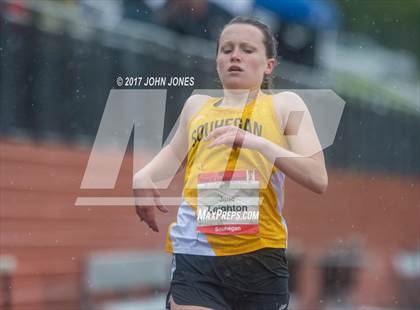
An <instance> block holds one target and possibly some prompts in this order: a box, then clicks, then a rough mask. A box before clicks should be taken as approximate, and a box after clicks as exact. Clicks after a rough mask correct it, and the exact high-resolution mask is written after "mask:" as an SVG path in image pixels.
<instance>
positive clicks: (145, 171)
mask: <svg viewBox="0 0 420 310" xmlns="http://www.w3.org/2000/svg"><path fill="white" fill-rule="evenodd" d="M205 97H207V96H203V95H194V96H191V97H189V98H188V100H187V101H186V103H185V105H184V108H183V109H182V112H181V116H180V120H179V126H178V128H177V130H176V132H175V135H174V137H173V138H172V140H171V142H170V143H169V144H168V145H167V146H165V147H164V148H163V149H162V150H161V151H160V152H159V153H158V154H157V155H156V156H155V157H154V158H153V159H152V160H151V161H150V162H149V163H148V164H147V165H146V166H144V167H143V168H142V169H141V170H139V171H138V172H137V173H136V174H135V175H134V178H133V187H134V196H135V199H136V201H135V204H136V212H137V215H138V216H139V218H140V219H141V220H142V221H144V222H146V224H147V225H148V226H149V227H150V228H151V229H152V230H153V231H156V232H158V231H159V229H158V226H157V223H156V219H155V214H154V207H157V208H158V209H159V210H160V211H161V212H164V213H166V212H168V209H167V208H166V207H164V206H163V205H162V204H161V202H160V199H159V196H160V194H159V191H158V189H157V187H156V185H155V182H158V181H161V180H166V179H168V178H173V177H174V176H175V174H176V173H177V171H178V169H179V167H180V166H181V165H182V162H183V161H184V159H185V157H186V155H187V153H188V132H187V131H188V128H187V125H188V121H189V119H190V117H191V116H192V115H193V114H194V112H195V111H197V110H198V109H199V107H200V106H201V104H200V103H203V102H205ZM142 197H144V198H148V199H150V198H152V199H153V204H150V203H145V202H144V200H142V199H141V198H142Z"/></svg>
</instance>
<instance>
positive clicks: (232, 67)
mask: <svg viewBox="0 0 420 310" xmlns="http://www.w3.org/2000/svg"><path fill="white" fill-rule="evenodd" d="M242 71H244V70H243V69H242V68H241V67H239V66H230V67H229V69H228V72H242Z"/></svg>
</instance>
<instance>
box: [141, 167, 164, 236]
mask: <svg viewBox="0 0 420 310" xmlns="http://www.w3.org/2000/svg"><path fill="white" fill-rule="evenodd" d="M133 184H134V200H135V205H136V213H137V215H138V217H139V218H140V220H141V221H142V222H145V223H146V224H147V225H148V226H149V227H150V229H152V230H153V231H155V232H159V228H158V225H157V223H156V216H155V208H158V209H159V211H161V212H163V213H167V212H168V209H167V208H166V207H164V206H163V205H162V203H161V202H160V198H159V197H160V194H159V191H158V190H157V188H156V186H155V184H154V183H153V181H152V179H151V178H150V176H148V175H147V174H144V173H141V172H138V173H136V175H135V176H134V181H133Z"/></svg>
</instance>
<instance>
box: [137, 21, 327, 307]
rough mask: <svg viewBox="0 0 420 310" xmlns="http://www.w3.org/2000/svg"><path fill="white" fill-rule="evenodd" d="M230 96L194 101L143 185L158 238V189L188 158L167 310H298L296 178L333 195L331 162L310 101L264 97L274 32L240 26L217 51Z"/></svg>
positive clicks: (172, 232)
mask: <svg viewBox="0 0 420 310" xmlns="http://www.w3.org/2000/svg"><path fill="white" fill-rule="evenodd" d="M216 63H217V72H218V75H219V78H220V81H221V83H222V85H223V97H222V98H213V97H209V96H205V95H194V96H191V97H190V98H189V99H188V100H187V102H186V104H185V105H184V108H183V111H182V113H181V117H180V124H179V127H178V128H177V131H176V133H175V135H174V137H173V139H172V140H171V142H170V143H169V144H168V145H167V146H166V147H164V148H163V149H162V150H161V151H160V152H159V153H158V154H157V155H156V157H155V158H154V159H153V160H152V161H151V162H150V163H149V164H147V165H146V166H145V167H144V168H143V169H141V170H140V171H139V172H138V173H137V174H136V175H135V178H134V184H135V188H143V189H144V188H147V190H142V191H141V192H140V190H135V195H136V197H144V196H146V195H149V196H152V197H154V198H153V199H154V202H155V203H154V204H152V205H144V204H140V203H139V204H137V205H136V211H137V214H138V216H139V217H140V219H141V220H142V221H144V222H145V223H146V224H147V225H148V226H149V227H150V228H151V229H152V230H154V231H158V226H157V223H156V220H155V213H154V212H155V211H154V209H155V208H158V209H159V210H160V211H162V212H167V209H166V208H165V207H164V206H162V204H161V203H160V201H159V192H158V191H157V189H156V186H155V182H157V181H159V180H162V179H164V178H166V177H169V176H170V172H169V171H170V170H171V169H170V168H169V167H170V166H171V165H172V164H173V161H174V159H176V160H177V161H178V162H179V163H182V162H183V161H184V158H185V155H187V161H186V172H185V179H184V188H183V196H182V203H181V205H180V207H179V210H178V216H177V222H176V223H174V224H172V225H171V226H170V227H169V231H168V238H167V244H166V250H167V251H168V252H170V253H173V254H174V262H173V271H172V280H171V287H170V292H169V294H168V308H169V307H170V309H173V310H183V309H238V310H239V309H240V310H247V309H249V310H251V309H266V310H271V309H273V310H279V309H281V310H285V309H287V307H288V304H289V293H288V285H287V283H288V269H287V261H286V257H285V249H286V248H287V226H286V221H285V219H284V218H283V216H282V208H283V203H284V179H285V176H286V175H287V176H288V177H290V178H291V179H293V180H294V181H295V182H297V183H299V184H300V185H302V186H304V187H306V188H308V189H310V190H312V191H314V192H316V193H322V192H324V191H325V190H326V187H327V184H328V177H327V172H326V168H325V162H324V156H323V153H322V149H321V146H320V143H319V140H318V137H317V135H316V132H315V129H314V125H313V122H312V119H311V116H310V114H309V112H308V109H307V108H306V106H305V104H304V102H303V101H302V100H301V99H300V97H299V96H297V95H296V94H294V93H292V92H281V93H277V94H273V95H270V94H267V93H263V92H262V91H261V89H264V88H267V84H268V79H269V76H270V74H271V73H272V71H273V68H274V66H275V65H276V42H275V39H274V37H273V35H272V34H271V32H270V30H269V28H268V27H267V26H266V25H265V24H263V23H261V22H259V21H257V20H255V19H252V18H247V17H237V18H234V19H233V20H232V21H230V22H229V23H228V24H227V25H226V26H225V27H224V29H223V31H222V33H221V34H220V37H219V40H218V42H217V58H216Z"/></svg>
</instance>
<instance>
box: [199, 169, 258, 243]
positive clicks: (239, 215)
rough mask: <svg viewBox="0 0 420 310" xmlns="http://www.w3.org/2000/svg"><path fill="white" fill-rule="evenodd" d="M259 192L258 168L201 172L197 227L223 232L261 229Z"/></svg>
mask: <svg viewBox="0 0 420 310" xmlns="http://www.w3.org/2000/svg"><path fill="white" fill-rule="evenodd" d="M226 175H228V178H226ZM224 179H228V180H227V181H226V180H224ZM259 192H260V182H259V180H258V175H257V172H256V171H255V170H243V171H235V172H227V173H224V172H216V173H201V174H199V176H198V180H197V231H199V232H202V233H206V234H219V235H236V234H256V233H258V231H259V226H258V218H259V205H260V197H259Z"/></svg>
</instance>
